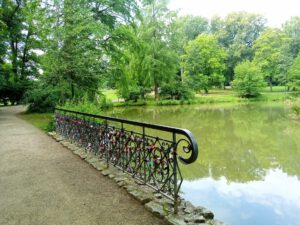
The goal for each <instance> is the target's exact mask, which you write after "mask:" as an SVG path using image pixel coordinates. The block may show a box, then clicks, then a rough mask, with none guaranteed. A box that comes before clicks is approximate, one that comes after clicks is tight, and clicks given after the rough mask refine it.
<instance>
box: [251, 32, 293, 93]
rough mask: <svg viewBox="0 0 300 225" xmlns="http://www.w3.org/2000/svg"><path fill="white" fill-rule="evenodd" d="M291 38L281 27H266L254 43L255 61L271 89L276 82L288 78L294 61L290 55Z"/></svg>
mask: <svg viewBox="0 0 300 225" xmlns="http://www.w3.org/2000/svg"><path fill="white" fill-rule="evenodd" d="M289 46H290V38H289V37H288V36H287V35H286V34H285V33H283V32H282V31H281V30H279V29H271V28H268V29H266V30H265V31H264V32H263V33H262V34H261V36H260V37H259V38H258V39H257V40H256V41H255V43H254V46H253V48H254V50H255V56H254V61H255V63H256V64H257V65H259V66H260V67H261V70H262V73H263V75H264V77H265V79H266V80H267V81H268V84H269V86H270V90H271V91H272V86H273V84H274V83H279V82H280V80H283V81H282V83H284V82H285V81H284V80H286V79H285V78H286V74H287V69H288V67H289V66H290V62H291V61H292V60H291V58H290V55H289Z"/></svg>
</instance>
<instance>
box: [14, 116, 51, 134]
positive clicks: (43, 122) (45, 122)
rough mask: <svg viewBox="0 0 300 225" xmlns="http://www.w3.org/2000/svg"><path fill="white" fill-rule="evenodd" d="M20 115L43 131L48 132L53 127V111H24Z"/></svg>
mask: <svg viewBox="0 0 300 225" xmlns="http://www.w3.org/2000/svg"><path fill="white" fill-rule="evenodd" d="M19 117H20V118H21V119H23V120H25V121H27V122H29V123H31V124H32V125H33V126H35V127H37V128H39V129H41V130H42V131H45V132H48V131H51V130H52V129H53V125H54V123H53V122H54V121H53V113H22V114H19Z"/></svg>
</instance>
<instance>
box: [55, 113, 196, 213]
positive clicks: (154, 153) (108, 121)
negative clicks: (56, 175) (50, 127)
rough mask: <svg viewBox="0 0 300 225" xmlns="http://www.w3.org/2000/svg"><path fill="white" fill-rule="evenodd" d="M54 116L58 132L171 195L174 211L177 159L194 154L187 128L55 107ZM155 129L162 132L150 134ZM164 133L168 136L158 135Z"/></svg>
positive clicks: (192, 157)
mask: <svg viewBox="0 0 300 225" xmlns="http://www.w3.org/2000/svg"><path fill="white" fill-rule="evenodd" d="M55 120H56V132H57V133H58V134H60V135H62V136H63V137H65V138H67V139H69V140H70V141H71V142H74V143H76V144H78V145H80V146H81V147H83V148H85V149H86V151H90V152H93V153H94V154H95V155H97V157H99V158H102V159H105V160H106V162H107V165H109V164H112V165H114V166H116V167H118V168H120V169H122V170H123V171H124V172H127V173H129V174H131V175H132V176H133V177H135V178H137V179H139V180H141V181H143V182H144V183H145V184H147V185H149V186H151V187H152V188H154V189H156V190H157V191H159V192H161V193H163V194H164V195H166V196H167V197H169V198H172V199H173V200H174V210H175V213H177V206H178V194H179V190H180V187H181V184H182V181H183V178H182V174H181V172H180V167H179V166H178V159H179V161H180V162H182V163H184V164H190V163H193V162H194V161H195V160H196V159H197V156H198V146H197V142H196V140H195V138H194V136H193V134H192V133H191V132H190V131H188V130H185V129H179V128H175V127H169V126H161V125H155V124H149V123H141V122H136V121H131V120H124V119H119V118H114V117H108V116H100V115H93V114H88V113H82V112H76V111H72V110H65V109H60V108H56V109H55ZM126 126H130V127H132V129H130V130H129V129H128V128H127V127H126ZM150 130H151V131H152V134H149V133H151V132H150ZM157 132H163V133H164V135H163V134H161V133H159V134H158V135H159V136H158V135H153V133H156V134H157ZM166 133H167V134H169V136H170V137H169V138H165V137H164V138H163V137H162V136H167V135H165V134H166ZM180 154H183V155H185V156H187V157H183V156H182V155H180Z"/></svg>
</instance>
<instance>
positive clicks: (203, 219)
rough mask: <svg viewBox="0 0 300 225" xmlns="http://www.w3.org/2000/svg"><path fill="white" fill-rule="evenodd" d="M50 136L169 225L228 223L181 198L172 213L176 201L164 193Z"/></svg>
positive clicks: (70, 144)
mask: <svg viewBox="0 0 300 225" xmlns="http://www.w3.org/2000/svg"><path fill="white" fill-rule="evenodd" d="M48 134H49V136H51V137H53V138H54V139H55V140H56V141H57V142H60V143H61V144H62V145H63V146H64V147H66V148H68V149H69V150H71V151H72V152H73V153H74V154H75V155H78V156H79V157H80V158H81V159H83V160H85V161H86V162H87V163H88V164H90V165H91V166H93V167H94V168H95V169H96V170H98V171H101V173H102V175H103V176H106V177H108V178H110V179H113V180H114V181H115V182H116V183H117V184H118V186H119V187H120V188H124V189H125V190H127V192H128V193H129V194H130V195H131V196H132V197H133V198H135V199H136V200H138V201H139V202H140V203H141V204H143V205H144V206H145V208H146V209H147V210H148V211H150V212H151V213H153V214H154V215H156V216H158V217H160V218H162V219H164V220H165V221H166V222H167V223H168V224H170V225H197V224H199V225H225V223H223V222H220V221H218V220H215V219H214V214H213V213H212V212H211V211H210V210H208V209H206V208H203V207H195V206H193V205H192V204H191V203H190V202H188V201H185V200H184V199H181V202H180V205H179V207H178V211H179V212H178V214H177V215H175V214H174V213H173V210H174V209H173V202H172V201H171V200H169V199H168V198H166V197H164V196H163V195H162V194H160V193H157V192H156V191H155V190H153V189H152V188H150V187H148V186H147V185H145V184H144V183H143V182H140V181H138V180H136V179H134V178H132V177H131V176H130V175H128V174H126V173H124V172H122V171H120V170H119V169H117V168H116V167H113V166H112V165H110V166H109V167H107V164H106V162H105V161H104V160H102V159H99V158H97V156H95V155H94V154H92V153H90V152H87V151H86V150H85V149H83V148H81V147H79V146H77V145H75V144H72V143H70V142H68V141H67V140H66V139H65V138H63V137H61V136H60V135H58V134H56V133H55V132H49V133H48Z"/></svg>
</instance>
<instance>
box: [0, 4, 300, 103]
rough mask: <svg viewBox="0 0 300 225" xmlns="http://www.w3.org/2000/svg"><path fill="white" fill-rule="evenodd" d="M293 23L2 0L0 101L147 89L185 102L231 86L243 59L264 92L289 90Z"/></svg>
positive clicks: (126, 94) (164, 7)
mask: <svg viewBox="0 0 300 225" xmlns="http://www.w3.org/2000/svg"><path fill="white" fill-rule="evenodd" d="M299 27H300V19H299V17H293V18H291V19H290V20H289V21H287V22H286V23H285V24H283V26H282V29H279V28H277V29H273V28H267V27H266V19H265V18H264V17H263V16H261V15H258V14H253V13H248V12H233V13H230V14H228V15H227V16H226V17H225V18H221V17H218V16H215V17H213V18H211V19H209V18H205V17H202V16H192V15H186V16H182V17H181V16H178V15H177V13H176V12H173V11H171V10H169V9H168V1H167V0H143V1H135V0H118V1H115V0H89V1H88V0H72V1H71V0H61V1H55V0H3V1H1V2H0V29H1V30H0V103H1V104H3V103H4V104H8V103H11V104H14V103H18V102H20V101H21V100H24V99H25V100H27V101H28V102H29V103H31V104H33V106H34V107H33V108H37V106H38V104H36V103H37V102H39V104H40V103H41V102H43V106H42V107H43V108H47V109H49V108H51V107H52V108H53V106H54V105H55V104H57V103H59V102H60V103H63V102H65V101H66V100H72V101H75V102H78V101H80V100H81V99H84V98H88V99H89V100H91V101H98V100H99V98H100V97H101V93H100V90H101V89H102V88H116V89H118V92H119V95H120V96H121V97H122V98H124V99H125V100H137V99H139V98H140V99H145V97H146V96H147V94H148V93H151V92H153V93H154V95H155V99H156V100H159V99H160V97H163V98H175V99H181V98H187V97H188V96H192V92H191V91H192V90H194V91H196V92H198V91H200V90H203V91H204V92H206V93H207V92H208V90H209V89H211V88H213V87H221V86H225V85H230V84H231V82H232V81H233V80H234V79H235V74H236V73H234V71H235V68H236V66H238V65H239V67H241V65H240V64H241V63H242V62H244V61H247V62H248V61H249V63H250V62H251V63H252V61H253V63H254V64H255V65H257V66H258V67H259V68H260V70H261V72H262V74H263V75H264V78H265V80H266V81H268V83H269V85H270V87H271V89H272V86H273V85H279V84H280V85H290V86H291V85H292V83H293V84H294V83H295V82H294V81H293V79H294V78H295V79H296V80H297V79H298V77H297V76H296V75H295V74H294V72H292V71H293V70H294V69H293V68H295V65H296V64H297V62H296V61H297V56H298V54H299V49H300V41H299V40H300V39H299V34H300V33H299V30H300V28H299ZM251 65H252V64H251ZM292 65H293V66H292ZM238 70H239V69H238ZM292 74H294V75H292ZM246 76H247V75H246V74H245V77H246ZM291 82H292V83H291ZM291 87H292V86H291Z"/></svg>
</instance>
